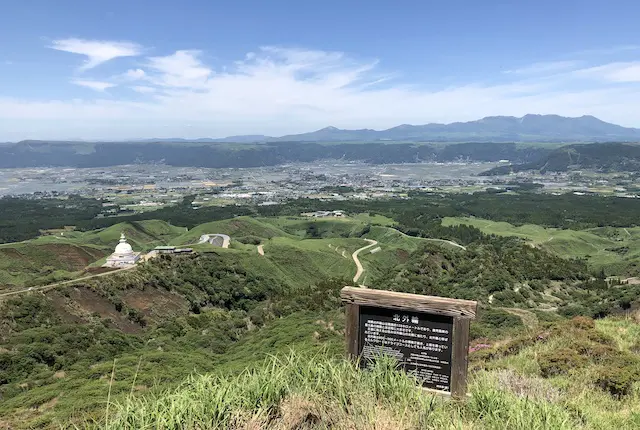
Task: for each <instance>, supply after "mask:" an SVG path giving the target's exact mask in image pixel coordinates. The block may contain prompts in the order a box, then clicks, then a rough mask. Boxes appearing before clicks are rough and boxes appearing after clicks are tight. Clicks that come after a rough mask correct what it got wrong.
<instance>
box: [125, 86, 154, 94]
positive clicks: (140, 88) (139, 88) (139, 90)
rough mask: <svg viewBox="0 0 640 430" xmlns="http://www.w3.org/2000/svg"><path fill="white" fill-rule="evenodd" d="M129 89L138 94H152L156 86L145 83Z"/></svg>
mask: <svg viewBox="0 0 640 430" xmlns="http://www.w3.org/2000/svg"><path fill="white" fill-rule="evenodd" d="M131 89H132V90H133V91H135V92H137V93H140V94H153V93H155V92H156V91H157V89H156V88H153V87H149V86H146V85H135V86H133V87H131Z"/></svg>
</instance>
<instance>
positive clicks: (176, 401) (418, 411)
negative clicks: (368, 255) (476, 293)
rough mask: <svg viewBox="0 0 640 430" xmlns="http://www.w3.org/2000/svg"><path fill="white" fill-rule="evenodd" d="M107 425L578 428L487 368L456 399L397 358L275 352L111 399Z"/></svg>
mask: <svg viewBox="0 0 640 430" xmlns="http://www.w3.org/2000/svg"><path fill="white" fill-rule="evenodd" d="M111 411H112V413H111V414H110V417H109V419H108V421H107V422H108V424H106V425H105V424H104V422H105V421H102V422H101V423H96V424H95V425H94V426H93V427H94V428H105V427H106V429H255V430H258V429H304V428H307V429H328V428H331V429H351V430H356V429H371V430H383V429H389V430H391V429H467V428H486V429H507V428H508V429H522V430H525V429H526V430H535V429H573V428H580V427H581V424H580V423H579V422H577V421H576V420H575V419H574V418H573V417H572V415H571V414H570V413H569V412H567V411H566V410H565V409H563V408H562V407H561V406H560V405H558V404H557V403H554V402H549V401H547V400H546V399H528V398H523V397H518V396H516V395H514V394H513V393H512V392H509V391H507V390H501V389H499V388H498V385H497V383H496V379H495V377H493V376H490V375H489V374H486V373H480V374H478V376H477V377H476V378H475V382H474V384H473V388H472V396H471V397H470V398H469V399H468V400H466V401H465V402H456V401H453V400H448V399H445V398H442V397H439V396H433V395H430V394H426V393H425V392H424V391H422V390H421V389H419V388H418V387H417V384H416V381H415V380H414V379H412V378H410V377H408V376H407V375H405V374H404V373H402V372H399V371H397V370H396V368H395V363H394V362H393V361H392V360H390V359H384V358H383V359H381V360H379V361H378V362H377V363H376V364H375V365H374V366H373V367H372V368H371V369H370V370H367V371H361V370H359V369H358V368H357V367H356V366H355V365H354V364H353V363H351V362H349V361H346V360H341V359H335V358H330V357H328V356H325V355H318V356H312V357H311V356H304V355H299V354H295V353H291V354H290V355H288V356H285V357H273V358H270V359H269V360H268V361H267V362H266V363H265V364H264V365H263V366H262V367H260V368H259V369H257V370H252V371H246V372H245V373H243V374H241V375H239V376H235V377H222V376H215V375H203V376H191V377H190V378H189V379H188V380H186V381H185V382H184V384H183V385H182V386H180V387H179V388H177V389H175V390H172V391H168V392H165V393H163V394H160V395H158V396H155V397H132V396H130V397H129V398H128V399H127V400H126V401H125V402H124V403H117V404H112V405H111Z"/></svg>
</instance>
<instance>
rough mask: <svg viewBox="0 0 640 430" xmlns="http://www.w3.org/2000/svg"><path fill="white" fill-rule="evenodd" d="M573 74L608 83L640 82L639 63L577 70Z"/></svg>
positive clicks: (611, 64) (624, 63) (621, 63)
mask: <svg viewBox="0 0 640 430" xmlns="http://www.w3.org/2000/svg"><path fill="white" fill-rule="evenodd" d="M574 74H575V75H576V76H581V77H591V78H594V79H602V80H605V81H609V82H618V83H632V82H640V61H630V62H616V63H609V64H604V65H600V66H595V67H589V68H585V69H581V70H577V71H576V72H575V73H574Z"/></svg>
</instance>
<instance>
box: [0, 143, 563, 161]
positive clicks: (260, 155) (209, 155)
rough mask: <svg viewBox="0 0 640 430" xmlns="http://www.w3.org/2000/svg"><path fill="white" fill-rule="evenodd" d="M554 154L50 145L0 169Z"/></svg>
mask: <svg viewBox="0 0 640 430" xmlns="http://www.w3.org/2000/svg"><path fill="white" fill-rule="evenodd" d="M551 151H552V148H548V147H542V146H523V145H519V144H518V145H517V144H515V143H481V142H476V143H457V144H448V145H442V144H426V143H392V142H388V143H379V142H376V143H324V144H322V143H304V142H269V143H260V144H246V143H233V144H232V143H200V142H197V143H187V142H153V143H152V142H119V143H90V142H46V141H24V142H19V143H15V144H5V145H0V168H19V167H45V166H49V167H107V166H116V165H123V164H135V163H164V164H167V165H170V166H180V167H210V168H224V167H261V166H276V165H279V164H285V163H291V162H313V161H319V160H338V159H340V160H344V161H360V162H366V163H372V164H392V163H417V162H429V161H435V162H450V161H458V160H469V161H485V162H491V161H499V160H509V161H511V162H512V163H532V162H535V161H537V160H540V159H541V158H543V157H545V156H546V155H548V154H550V153H551Z"/></svg>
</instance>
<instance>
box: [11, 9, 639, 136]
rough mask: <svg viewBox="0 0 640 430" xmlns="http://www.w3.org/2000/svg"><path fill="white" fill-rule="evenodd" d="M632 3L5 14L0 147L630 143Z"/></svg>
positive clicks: (634, 107) (634, 88) (634, 60)
mask: <svg viewBox="0 0 640 430" xmlns="http://www.w3.org/2000/svg"><path fill="white" fill-rule="evenodd" d="M638 16H640V2H637V1H632V0H627V1H617V0H610V1H593V0H582V1H574V0H563V1H557V0H556V1H548V0H538V1H535V2H524V1H496V0H485V1H482V2H479V1H471V0H468V1H466V0H465V1H460V0H458V1H456V0H451V1H446V2H445V1H431V0H421V1H402V0H397V1H394V2H391V1H377V0H369V1H360V0H351V1H344V0H343V1H334V0H325V1H322V2H311V1H299V0H298V1H281V0H268V1H267V0H263V1H247V0H235V1H210V0H209V1H204V0H202V1H200V0H197V1H188V0H185V1H181V2H177V1H166V0H155V1H148V0H135V1H131V0H128V1H120V0H111V1H108V2H101V1H86V0H82V1H79V0H65V1H62V0H61V1H56V2H54V1H50V0H46V1H45V0H22V1H16V0H7V1H4V2H3V4H2V5H1V6H0V141H2V140H21V139H27V138H30V139H76V138H82V139H127V138H141V137H169V136H171V137H205V136H210V137H220V136H226V135H233V134H268V135H282V134H288V133H298V132H304V131H309V130H313V129H317V128H321V127H325V126H328V125H333V126H336V127H341V128H375V129H382V128H388V127H392V126H395V125H398V124H401V123H411V124H424V123H429V122H452V121H468V120H474V119H478V118H481V117H483V116H489V115H515V116H521V115H524V114H526V113H541V114H547V113H555V114H560V115H567V116H580V115H584V114H590V115H595V116H598V117H599V118H601V119H604V120H607V121H611V122H616V123H619V124H622V125H626V126H635V127H640V109H639V108H638V106H639V103H638V101H640V31H638V22H637V17H638Z"/></svg>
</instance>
